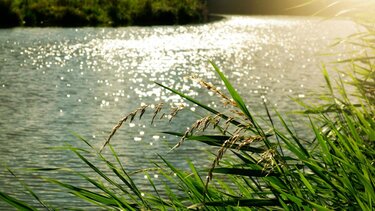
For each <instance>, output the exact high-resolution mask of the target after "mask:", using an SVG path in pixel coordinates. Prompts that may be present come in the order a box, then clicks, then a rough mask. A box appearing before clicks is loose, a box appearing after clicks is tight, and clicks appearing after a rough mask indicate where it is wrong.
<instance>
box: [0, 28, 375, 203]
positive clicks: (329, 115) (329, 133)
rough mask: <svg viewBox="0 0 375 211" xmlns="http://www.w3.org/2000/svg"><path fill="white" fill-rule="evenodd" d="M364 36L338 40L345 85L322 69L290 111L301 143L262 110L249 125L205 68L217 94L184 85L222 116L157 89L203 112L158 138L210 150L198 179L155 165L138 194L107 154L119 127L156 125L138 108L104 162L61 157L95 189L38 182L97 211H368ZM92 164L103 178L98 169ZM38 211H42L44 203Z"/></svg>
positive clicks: (367, 46) (373, 156)
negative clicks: (350, 51) (300, 129)
mask: <svg viewBox="0 0 375 211" xmlns="http://www.w3.org/2000/svg"><path fill="white" fill-rule="evenodd" d="M365 26H366V29H367V31H366V32H361V33H358V34H356V35H353V36H351V37H350V38H348V39H347V40H343V42H346V43H348V42H349V43H352V44H355V45H357V46H362V48H361V51H362V52H361V55H360V56H356V57H354V58H349V59H347V60H344V61H341V63H346V64H347V65H346V67H347V69H345V71H343V72H341V73H344V74H345V75H346V76H345V77H346V78H345V80H348V79H349V80H348V81H345V80H344V79H343V78H341V77H332V76H330V75H329V74H328V70H327V69H326V68H324V67H323V70H322V73H323V74H322V75H323V76H322V77H323V78H324V79H325V81H326V92H325V93H322V94H321V98H319V102H321V103H318V104H316V105H314V104H310V103H309V104H308V103H306V102H301V101H299V102H298V103H300V104H301V105H303V106H304V107H305V110H304V111H303V112H302V113H303V114H302V115H304V118H305V120H306V122H307V123H308V124H309V125H310V130H311V131H310V132H311V133H313V134H314V138H313V139H311V140H305V138H301V137H300V136H299V135H300V134H297V133H296V132H295V131H294V130H293V127H292V125H290V124H289V123H288V121H287V120H286V119H285V118H284V117H283V116H282V115H281V114H279V113H277V111H275V112H271V111H270V108H268V107H267V105H264V108H265V111H266V113H267V114H268V118H267V119H259V118H257V117H256V116H255V115H253V113H252V112H251V109H250V108H251V106H248V105H246V104H245V100H244V99H242V98H241V96H240V94H239V93H238V92H237V91H236V89H235V88H234V87H233V86H232V84H231V83H230V82H229V80H228V79H227V78H226V76H225V75H224V74H223V72H221V70H220V69H219V67H217V66H216V65H215V64H214V63H211V64H212V66H213V69H214V71H215V72H216V73H217V75H218V77H219V78H220V79H221V81H222V82H223V83H224V84H225V87H226V91H225V92H223V91H221V90H220V89H218V88H217V87H215V86H214V85H213V84H211V83H209V82H206V81H203V80H200V79H196V78H195V79H194V80H198V82H199V83H200V84H201V85H202V87H203V88H204V89H207V90H209V91H211V92H213V93H216V96H217V97H218V98H219V99H220V100H222V101H223V102H224V104H225V105H226V108H225V109H223V110H216V109H214V108H212V107H210V106H208V105H205V104H203V103H201V102H200V101H199V99H195V98H192V97H190V96H188V95H186V94H184V93H182V92H180V91H178V90H175V89H173V88H170V87H166V86H164V85H162V84H159V85H160V86H162V87H163V88H165V89H167V90H169V91H171V92H173V93H174V94H176V95H179V96H181V97H182V98H184V99H185V100H186V101H188V102H190V103H192V104H195V105H197V106H198V107H200V108H201V109H203V110H206V111H207V115H206V116H202V117H201V118H200V119H197V121H196V122H195V123H194V124H193V125H192V126H191V127H190V128H189V129H188V130H182V131H168V132H165V133H166V134H171V135H176V136H179V137H180V141H179V142H178V143H176V146H175V147H174V148H177V147H184V142H187V141H200V142H202V143H205V144H207V145H209V146H211V147H214V148H215V149H216V153H215V155H214V156H213V158H212V161H211V163H212V164H211V166H210V168H208V169H206V170H204V171H198V170H197V169H196V167H195V166H194V165H193V164H192V162H188V164H189V166H190V170H188V171H187V170H180V169H178V168H176V167H175V166H174V165H172V164H171V162H170V161H168V160H166V159H164V158H163V157H161V156H160V159H161V160H162V161H163V163H164V165H161V164H155V165H156V168H155V169H153V171H158V172H159V174H160V175H162V179H161V181H162V184H156V181H154V180H152V179H151V177H147V179H148V182H149V185H150V187H151V188H152V189H153V191H151V192H148V193H142V191H141V188H140V187H139V186H138V185H137V184H136V182H135V180H134V175H133V174H130V173H129V172H128V171H127V170H126V169H125V167H124V165H123V163H122V162H121V158H120V157H119V155H118V154H117V153H116V150H115V149H114V148H113V147H112V146H111V139H112V138H113V137H114V134H115V133H116V131H117V130H119V129H121V126H122V124H123V123H124V122H127V121H130V122H132V121H137V119H138V117H139V118H142V117H143V115H144V113H145V112H151V113H153V118H152V119H150V121H153V119H154V118H156V117H157V116H160V115H163V114H162V113H163V112H161V110H162V109H163V106H162V104H160V105H158V106H155V107H154V108H151V107H147V106H143V107H141V108H139V109H137V110H135V111H134V112H131V113H130V114H128V115H126V116H125V117H124V118H122V119H121V120H120V121H119V123H118V124H117V125H116V126H115V127H114V128H113V130H112V132H111V133H110V134H109V136H108V139H107V140H106V142H105V143H103V147H102V149H106V148H108V149H109V150H110V152H111V154H110V156H109V157H108V156H107V157H106V156H105V155H104V154H102V153H101V150H102V149H96V148H94V147H93V146H92V145H91V144H90V143H89V142H88V141H87V140H85V139H84V138H82V137H79V136H77V138H78V139H80V140H81V141H83V142H85V143H86V144H87V146H88V148H89V150H87V149H77V148H75V147H73V146H71V147H69V150H70V151H72V152H74V154H75V155H76V156H77V159H79V160H81V161H82V162H83V163H84V164H85V165H87V166H88V167H89V168H90V169H91V171H92V172H93V173H95V174H96V175H97V177H99V179H98V178H93V177H90V176H88V175H86V174H82V173H80V172H79V171H77V172H76V174H78V175H79V176H81V177H82V178H83V179H84V180H85V181H86V182H87V183H88V184H90V185H91V186H93V187H94V188H85V187H80V186H75V185H72V184H69V183H67V182H62V181H59V180H56V179H51V178H47V179H46V181H47V182H51V183H53V184H56V185H58V186H60V187H63V188H65V189H66V190H67V191H69V192H70V193H72V194H73V195H74V196H76V197H77V198H80V199H82V200H85V201H88V202H90V203H92V204H94V205H96V206H98V208H100V207H101V208H104V209H115V210H117V209H121V210H186V209H193V210H223V209H225V210H258V209H263V210H282V209H283V210H374V209H375V204H374V202H375V149H374V141H375V110H374V91H375V90H374V87H375V74H374V68H375V65H374V57H373V55H374V45H373V44H374V34H375V33H374V31H375V30H374V28H373V27H371V26H369V25H365ZM332 78H334V79H332ZM348 87H350V89H348ZM348 90H350V91H348ZM177 112H187V111H181V109H179V108H177V109H175V110H173V111H172V112H171V113H170V115H171V116H172V117H173V116H174V115H176V114H177ZM271 113H276V114H275V115H271ZM171 121H174V120H173V119H171ZM92 155H94V156H95V157H96V158H98V159H99V160H100V162H104V163H105V164H106V167H107V168H109V169H110V170H111V172H112V173H106V171H104V169H102V168H100V167H99V166H100V165H98V163H97V162H98V161H97V160H96V161H94V160H93V159H92ZM192 159H193V158H192ZM145 172H146V174H147V171H146V170H145ZM26 187H27V186H26ZM2 191H3V190H2ZM30 193H31V194H32V192H30ZM34 195H35V197H34V198H36V199H38V200H37V201H38V202H40V203H42V201H41V200H40V198H39V197H38V196H36V194H34ZM0 198H1V199H2V200H3V201H5V202H7V203H9V204H10V205H11V206H13V207H15V208H18V209H30V210H32V209H35V208H34V207H31V206H30V205H28V204H27V203H25V202H22V201H20V200H18V199H16V198H14V197H12V196H10V195H8V194H6V193H4V192H0ZM42 205H43V207H47V208H49V209H52V208H50V207H48V205H46V204H45V203H42Z"/></svg>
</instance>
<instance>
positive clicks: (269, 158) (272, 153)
mask: <svg viewBox="0 0 375 211" xmlns="http://www.w3.org/2000/svg"><path fill="white" fill-rule="evenodd" d="M276 156H277V151H276V150H275V149H269V150H267V151H265V152H263V153H262V154H261V155H260V159H259V161H258V163H262V162H263V163H264V166H263V171H266V170H268V172H269V173H270V172H272V170H273V169H274V167H275V166H277V165H278V163H277V161H276Z"/></svg>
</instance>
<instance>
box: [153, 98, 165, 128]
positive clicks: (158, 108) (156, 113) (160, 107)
mask: <svg viewBox="0 0 375 211" xmlns="http://www.w3.org/2000/svg"><path fill="white" fill-rule="evenodd" d="M163 105H164V104H163V103H159V104H158V105H156V107H155V112H154V116H153V117H152V120H151V124H154V120H155V117H156V115H158V113H159V112H160V111H161V109H162V108H163ZM162 116H164V115H162Z"/></svg>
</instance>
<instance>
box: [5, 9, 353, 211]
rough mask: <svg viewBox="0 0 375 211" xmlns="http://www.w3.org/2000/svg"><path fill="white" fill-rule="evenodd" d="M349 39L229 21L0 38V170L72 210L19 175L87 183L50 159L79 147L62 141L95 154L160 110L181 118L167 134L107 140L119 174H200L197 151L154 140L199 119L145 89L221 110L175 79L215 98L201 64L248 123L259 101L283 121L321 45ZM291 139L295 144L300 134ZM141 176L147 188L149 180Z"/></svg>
mask: <svg viewBox="0 0 375 211" xmlns="http://www.w3.org/2000/svg"><path fill="white" fill-rule="evenodd" d="M356 30H357V28H356V25H355V24H353V23H352V22H349V21H343V20H328V21H321V20H319V19H314V18H305V17H293V18H290V17H261V16H260V17H243V16H228V17H227V18H226V19H225V20H222V21H218V22H214V23H209V24H204V25H193V26H157V27H126V28H77V29H76V28H15V29H3V30H0V63H1V65H0V144H1V147H0V160H1V162H2V164H4V165H7V166H8V167H10V168H11V169H14V170H15V171H16V172H17V174H18V175H19V176H20V178H23V179H25V181H26V182H27V184H29V185H30V187H31V188H33V189H34V190H36V192H37V193H44V195H45V196H44V197H45V198H46V200H47V201H53V204H56V205H57V207H60V208H62V207H66V206H74V204H76V205H78V204H79V205H81V202H80V201H77V200H75V199H71V198H69V197H68V195H66V194H62V193H60V192H59V191H58V190H57V189H56V187H55V186H51V185H45V184H44V183H41V182H40V181H41V180H40V178H38V177H37V176H36V175H41V173H34V172H28V171H24V169H25V168H38V167H51V168H53V167H67V168H73V169H80V170H81V172H86V173H88V174H89V175H94V174H93V173H91V172H90V170H89V169H88V168H87V167H85V165H84V164H82V162H80V161H79V160H78V159H77V158H76V156H75V155H74V154H73V153H69V152H67V151H66V150H57V149H51V148H53V147H59V146H68V145H73V146H77V147H84V145H85V144H84V143H83V142H81V141H79V140H78V139H77V138H76V137H74V136H73V135H72V132H75V133H77V134H80V135H81V136H83V137H85V138H86V139H87V140H88V141H89V142H90V143H91V144H93V145H94V146H95V147H97V148H99V147H100V146H101V145H102V144H103V143H104V141H105V138H106V137H107V136H108V134H109V132H110V131H111V129H112V127H113V126H114V125H115V124H116V123H117V122H118V120H120V119H121V118H122V117H123V116H124V115H126V114H127V113H129V112H131V111H133V110H134V109H136V108H137V107H139V106H140V105H143V104H148V105H156V104H158V103H160V102H166V103H165V104H166V105H169V104H170V105H173V106H179V105H180V104H181V103H184V104H185V106H186V110H187V111H185V112H182V113H180V114H178V119H177V121H174V123H172V124H168V120H167V119H165V120H158V121H156V122H155V124H154V125H151V124H150V122H151V118H152V115H153V113H152V111H149V112H146V114H145V117H144V118H142V120H140V121H138V120H136V121H134V122H133V123H131V124H129V123H126V124H125V125H124V126H123V128H121V129H120V130H119V131H118V133H117V134H116V135H115V136H114V138H113V140H112V142H111V143H112V145H113V146H114V147H115V149H116V151H117V152H118V153H119V155H120V156H121V159H122V161H123V162H124V165H125V166H126V168H127V170H129V171H130V172H131V171H135V170H138V169H141V168H145V167H153V165H152V164H149V163H150V162H149V161H156V160H158V158H157V154H161V155H162V156H164V157H166V158H169V160H171V161H172V162H173V163H174V164H175V165H176V166H179V167H181V168H185V167H186V166H187V164H186V162H185V160H187V159H191V160H193V162H194V163H195V164H197V166H198V167H199V166H200V167H203V166H207V165H209V164H210V161H209V160H207V152H206V149H207V148H206V147H205V145H202V144H198V143H186V144H185V145H184V146H183V147H181V148H179V149H177V150H175V151H172V152H169V149H170V147H172V146H173V145H174V144H175V143H176V142H177V141H178V139H176V138H173V137H169V136H165V135H163V134H161V133H158V132H160V131H163V130H177V131H181V132H183V130H184V129H185V128H186V127H188V126H190V125H191V124H192V123H193V122H194V119H195V117H196V115H192V114H194V113H199V114H204V112H202V111H199V110H198V109H195V107H192V106H191V105H189V104H186V102H185V101H183V100H181V99H180V98H179V97H177V96H175V95H173V94H171V93H169V92H168V91H166V90H164V89H162V88H161V87H159V86H158V85H156V84H155V83H154V82H160V83H163V84H165V85H167V86H170V87H173V88H176V89H178V90H181V91H183V92H184V93H187V94H189V95H190V96H193V97H197V98H198V99H200V100H201V101H203V102H205V103H208V104H209V105H210V106H211V107H213V108H217V107H220V106H221V105H220V104H221V102H220V99H218V98H216V97H215V96H213V97H210V95H212V93H207V91H206V90H204V89H200V88H199V85H198V84H197V83H193V82H192V81H190V80H187V79H186V77H187V76H191V75H198V76H199V77H202V78H204V79H206V80H209V81H212V82H213V83H214V84H216V85H218V86H219V87H222V85H221V83H219V81H218V80H217V76H215V74H214V72H213V70H212V68H211V67H210V65H209V64H208V61H209V60H211V61H214V62H215V63H216V64H217V65H218V66H219V67H220V68H221V69H222V70H223V72H224V73H225V74H226V75H227V76H228V77H229V79H230V81H231V82H233V84H234V86H235V87H237V88H238V90H239V92H240V93H241V94H242V95H243V97H244V98H245V99H246V101H247V103H248V104H249V108H250V110H251V111H252V112H255V113H257V114H259V115H262V114H264V107H263V105H262V102H264V101H267V103H268V105H269V106H271V107H275V108H277V109H278V110H279V111H281V112H286V111H291V110H294V109H296V108H297V107H296V105H295V103H293V102H292V100H291V99H290V98H289V97H292V98H304V97H305V96H306V94H307V92H308V91H309V90H317V89H318V88H319V87H320V86H321V85H323V84H324V80H323V78H322V76H321V71H320V65H321V61H322V60H325V59H326V57H324V58H322V57H321V56H319V54H322V53H327V52H332V50H334V49H327V48H326V46H327V45H328V44H330V43H332V42H333V41H334V40H335V38H337V37H344V36H346V35H348V34H350V33H353V32H356ZM336 56H337V58H338V57H340V55H337V54H336ZM193 111H196V112H193ZM165 112H168V109H166V111H165ZM300 134H301V135H306V134H305V132H304V131H303V130H302V131H300ZM105 152H108V150H106V151H105ZM2 169H4V168H2ZM22 169H23V170H22ZM54 174H55V173H53V172H49V173H48V174H47V175H48V176H51V175H52V177H55V178H56V177H57V178H59V179H61V180H63V181H69V182H72V183H76V184H81V182H82V181H81V180H80V179H79V177H76V176H72V175H71V174H69V173H66V174H61V173H59V175H54ZM150 174H151V176H153V177H154V178H155V179H156V180H157V178H158V175H157V173H154V172H151V173H150ZM32 175H34V176H32ZM143 175H144V174H142V173H140V174H138V175H137V176H136V178H137V181H138V182H139V183H141V184H142V183H144V184H147V180H146V179H144V177H143ZM0 176H1V178H0V191H5V192H7V193H11V194H13V195H14V196H18V197H21V198H24V199H28V198H27V197H25V196H23V191H24V189H23V188H22V186H21V185H19V184H18V183H17V180H16V179H15V178H14V177H13V176H11V174H9V173H8V172H6V171H4V170H2V171H1V175H0ZM145 191H147V188H145ZM67 201H69V202H70V203H68V204H67V203H66V202H67ZM0 206H4V204H0ZM84 206H86V205H84Z"/></svg>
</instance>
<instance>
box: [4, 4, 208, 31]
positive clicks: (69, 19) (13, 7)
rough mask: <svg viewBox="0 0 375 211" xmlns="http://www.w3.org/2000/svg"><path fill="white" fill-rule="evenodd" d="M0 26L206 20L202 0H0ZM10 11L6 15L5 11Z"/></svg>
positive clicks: (97, 24) (169, 22) (119, 24)
mask: <svg viewBox="0 0 375 211" xmlns="http://www.w3.org/2000/svg"><path fill="white" fill-rule="evenodd" d="M0 9H1V10H3V11H4V14H7V19H3V20H4V23H1V26H4V27H9V26H19V25H21V24H22V25H24V26H65V27H70V26H126V25H133V24H136V25H152V24H184V23H197V22H203V21H205V20H206V18H207V17H206V13H205V5H204V3H203V2H202V1H201V0H182V1H179V0H156V1H155V0H153V1H152V0H108V1H97V0H84V1H78V0H15V1H10V0H0ZM8 13H9V15H8Z"/></svg>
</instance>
